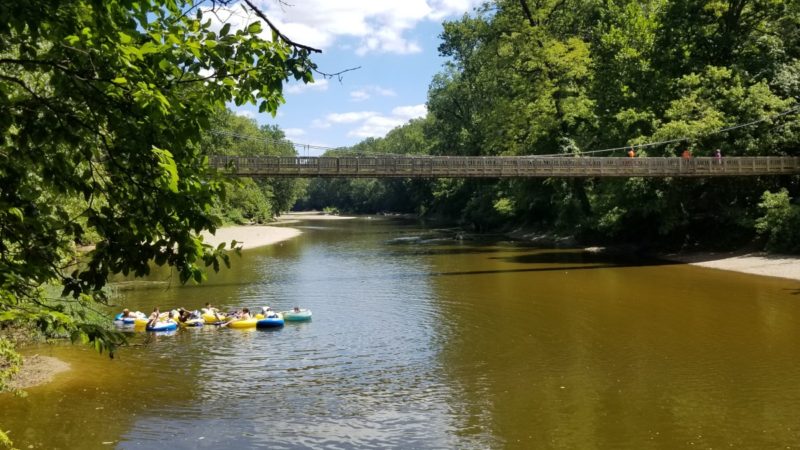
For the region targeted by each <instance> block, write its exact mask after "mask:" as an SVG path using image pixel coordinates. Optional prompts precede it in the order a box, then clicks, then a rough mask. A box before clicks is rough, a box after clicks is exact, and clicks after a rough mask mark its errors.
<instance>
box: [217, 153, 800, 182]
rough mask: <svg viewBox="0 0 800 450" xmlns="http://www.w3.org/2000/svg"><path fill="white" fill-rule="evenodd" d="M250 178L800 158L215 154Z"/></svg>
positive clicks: (701, 171) (703, 166)
mask: <svg viewBox="0 0 800 450" xmlns="http://www.w3.org/2000/svg"><path fill="white" fill-rule="evenodd" d="M210 164H211V166H212V167H215V168H217V169H226V170H228V171H229V173H231V174H233V175H237V176H248V177H299V178H304V177H307V178H313V177H349V178H353V177H360V178H521V177H718V176H754V175H791V174H800V157H791V156H756V157H724V158H722V159H715V158H704V157H700V158H691V159H684V158H649V157H647V158H613V157H532V156H488V157H471V156H360V157H301V156H288V157H287V156H258V157H243V156H212V157H210Z"/></svg>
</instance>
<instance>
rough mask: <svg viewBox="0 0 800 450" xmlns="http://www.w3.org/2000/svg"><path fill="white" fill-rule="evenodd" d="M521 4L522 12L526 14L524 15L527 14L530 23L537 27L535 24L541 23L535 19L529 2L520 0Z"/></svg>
mask: <svg viewBox="0 0 800 450" xmlns="http://www.w3.org/2000/svg"><path fill="white" fill-rule="evenodd" d="M519 5H520V6H522V14H524V15H525V17H526V18H527V19H528V23H529V24H530V25H531V26H532V27H535V26H537V25H539V24H538V23H536V21H535V20H534V19H533V15H532V14H531V10H530V8H528V2H527V0H519Z"/></svg>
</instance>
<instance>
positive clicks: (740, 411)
mask: <svg viewBox="0 0 800 450" xmlns="http://www.w3.org/2000/svg"><path fill="white" fill-rule="evenodd" d="M296 226H297V227H298V228H300V229H301V230H302V231H303V233H304V234H303V235H301V236H300V237H299V238H296V239H293V240H290V241H286V242H284V243H282V244H279V245H274V246H270V247H264V248H259V249H253V250H247V251H244V252H243V255H242V257H241V258H239V257H235V256H234V257H233V258H232V262H233V268H232V269H230V270H223V271H222V272H221V273H219V274H216V275H212V276H211V277H210V279H209V281H208V282H207V283H204V284H203V285H200V286H197V285H190V286H185V287H180V286H178V282H177V275H174V276H173V277H172V278H169V273H168V272H160V273H158V274H156V275H155V276H153V277H151V279H150V280H149V281H148V282H143V283H136V284H134V288H129V289H120V291H119V295H120V299H119V302H120V304H122V305H124V306H127V307H130V308H132V309H141V310H142V311H149V310H150V309H152V307H153V306H160V307H162V309H163V308H166V307H177V306H184V307H187V308H200V307H202V306H203V304H204V303H205V302H211V303H213V304H214V305H216V306H220V307H221V308H224V309H227V308H234V307H239V306H249V307H251V308H257V307H260V306H262V305H270V306H272V307H273V308H274V309H279V310H283V309H289V308H291V307H292V306H295V305H299V306H302V307H307V308H310V309H311V310H313V312H314V318H313V321H311V322H308V323H287V325H286V326H285V327H284V328H282V329H279V330H275V331H260V330H234V329H219V328H216V327H210V326H208V327H203V328H200V329H189V330H180V331H178V332H177V333H174V334H171V335H146V334H144V333H140V334H132V335H131V343H132V345H131V346H130V347H128V348H125V349H122V350H121V351H120V352H119V353H118V355H117V357H116V358H115V359H113V360H110V359H108V358H107V357H106V356H98V355H97V354H96V353H94V352H93V351H91V350H89V349H86V348H83V347H80V346H69V345H49V346H41V347H36V348H30V349H27V352H28V353H38V354H43V355H51V356H56V357H58V358H61V359H63V360H65V361H67V362H69V363H70V364H71V365H72V367H73V370H71V371H69V372H66V373H64V374H61V375H59V376H57V377H56V379H55V380H54V381H53V382H51V383H49V384H46V385H43V386H39V387H35V388H31V389H29V390H28V393H29V395H28V396H27V397H26V398H17V397H13V396H10V395H2V396H0V426H2V427H3V429H4V430H8V431H9V432H10V433H9V437H10V438H11V439H12V440H14V442H15V445H16V446H17V447H19V448H120V449H138V448H163V447H170V448H178V449H180V448H187V449H189V448H275V449H284V448H285V449H294V448H334V449H350V448H358V449H365V448H381V449H382V448H425V449H427V448H447V449H449V448H470V449H472V448H475V449H485V448H498V449H500V448H508V449H517V448H518V449H530V448H581V449H591V448H613V449H620V448H629V449H642V448H670V449H671V448H690V447H696V448H720V447H738V448H784V447H787V448H788V447H796V446H798V445H800V422H798V420H797V419H798V414H800V385H798V383H797V380H798V379H800V352H799V351H798V349H800V346H799V345H798V343H800V326H798V325H800V283H798V282H795V281H791V280H782V279H777V278H766V277H758V276H753V275H744V274H737V273H732V272H724V271H718V270H713V269H705V268H699V267H693V266H687V265H681V264H665V263H658V262H655V261H630V260H615V259H609V258H607V257H600V256H594V255H590V254H585V253H582V252H580V251H575V250H553V249H537V248H531V247H526V246H523V245H519V244H514V243H508V242H477V241H458V240H452V239H447V238H442V237H441V236H439V235H437V234H436V233H435V232H431V231H430V230H425V229H422V228H420V227H419V226H418V225H417V224H414V223H407V222H398V221H392V220H388V219H381V220H378V219H368V218H359V219H356V220H352V221H335V222H302V223H300V224H297V225H296ZM121 286H124V284H123V285H121ZM128 287H130V286H128Z"/></svg>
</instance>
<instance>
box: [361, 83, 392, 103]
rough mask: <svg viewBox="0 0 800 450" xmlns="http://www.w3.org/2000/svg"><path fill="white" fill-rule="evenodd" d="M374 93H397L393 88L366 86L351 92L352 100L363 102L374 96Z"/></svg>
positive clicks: (384, 95) (383, 95) (386, 95)
mask: <svg viewBox="0 0 800 450" xmlns="http://www.w3.org/2000/svg"><path fill="white" fill-rule="evenodd" d="M373 95H378V96H381V97H394V96H396V95H397V93H396V92H395V91H393V90H391V89H386V88H382V87H380V86H364V87H363V88H361V89H356V90H355V91H351V92H350V101H353V102H361V101H364V100H368V99H370V98H372V96H373Z"/></svg>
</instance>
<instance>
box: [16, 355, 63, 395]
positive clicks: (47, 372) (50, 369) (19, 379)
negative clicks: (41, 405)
mask: <svg viewBox="0 0 800 450" xmlns="http://www.w3.org/2000/svg"><path fill="white" fill-rule="evenodd" d="M71 369H72V367H71V366H70V365H69V363H66V362H64V361H62V360H60V359H58V358H55V357H52V356H42V355H31V356H23V357H22V366H21V367H20V369H19V372H17V373H16V374H15V375H14V377H13V378H12V379H11V381H10V383H9V386H10V387H11V388H12V389H28V388H32V387H36V386H41V385H43V384H47V383H49V382H51V381H53V378H54V377H55V376H56V375H58V374H60V373H62V372H66V371H69V370H71Z"/></svg>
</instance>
